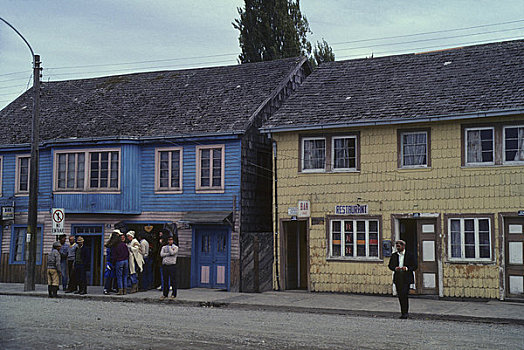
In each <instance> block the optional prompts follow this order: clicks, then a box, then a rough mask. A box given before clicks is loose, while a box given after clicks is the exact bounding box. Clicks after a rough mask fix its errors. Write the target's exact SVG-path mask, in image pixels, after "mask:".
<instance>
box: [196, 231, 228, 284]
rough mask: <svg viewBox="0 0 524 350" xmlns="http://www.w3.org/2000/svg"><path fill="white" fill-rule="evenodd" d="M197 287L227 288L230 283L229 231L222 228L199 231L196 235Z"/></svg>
mask: <svg viewBox="0 0 524 350" xmlns="http://www.w3.org/2000/svg"><path fill="white" fill-rule="evenodd" d="M196 239H197V242H196V243H197V244H196V249H197V252H196V253H197V257H196V258H197V274H198V275H197V285H198V286H199V287H205V288H225V289H227V282H228V276H229V271H228V257H229V241H228V231H227V230H225V229H220V228H208V229H207V228H206V229H199V230H198V231H197V233H196Z"/></svg>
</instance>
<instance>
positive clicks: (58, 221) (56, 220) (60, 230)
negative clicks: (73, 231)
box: [51, 208, 65, 235]
mask: <svg viewBox="0 0 524 350" xmlns="http://www.w3.org/2000/svg"><path fill="white" fill-rule="evenodd" d="M51 217H52V219H53V229H52V230H51V233H52V234H53V235H62V234H64V220H65V211H64V209H61V208H60V209H57V208H54V209H53V210H52V213H51Z"/></svg>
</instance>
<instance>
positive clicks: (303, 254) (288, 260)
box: [282, 220, 308, 290]
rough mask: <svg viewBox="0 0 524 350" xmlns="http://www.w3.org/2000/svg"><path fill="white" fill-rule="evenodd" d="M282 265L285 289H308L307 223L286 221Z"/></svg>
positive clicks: (283, 231)
mask: <svg viewBox="0 0 524 350" xmlns="http://www.w3.org/2000/svg"><path fill="white" fill-rule="evenodd" d="M282 228H283V230H282V233H283V234H282V240H283V242H282V253H283V254H282V264H283V272H284V273H283V275H284V282H285V283H284V286H283V287H284V289H287V290H289V289H308V254H307V221H304V220H301V221H297V220H295V221H284V222H283V227H282Z"/></svg>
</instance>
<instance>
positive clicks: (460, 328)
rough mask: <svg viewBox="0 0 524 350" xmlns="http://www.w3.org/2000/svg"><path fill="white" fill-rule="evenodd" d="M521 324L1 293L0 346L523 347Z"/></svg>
mask: <svg viewBox="0 0 524 350" xmlns="http://www.w3.org/2000/svg"><path fill="white" fill-rule="evenodd" d="M523 334H524V326H517V325H500V324H497V325H492V324H478V323H464V322H445V321H420V320H396V319H383V318H369V317H348V316H340V315H319V314H304V313H287V312H286V313H285V312H268V311H256V310H255V311H253V310H239V309H235V310H231V309H222V308H197V307H183V306H177V305H169V304H160V303H159V304H146V303H132V302H107V301H92V300H72V299H46V298H36V297H25V296H0V348H1V349H44V348H47V349H49V348H58V349H135V350H136V349H203V350H207V349H330V350H336V349H388V350H391V349H400V348H402V349H431V350H435V349H524V336H523Z"/></svg>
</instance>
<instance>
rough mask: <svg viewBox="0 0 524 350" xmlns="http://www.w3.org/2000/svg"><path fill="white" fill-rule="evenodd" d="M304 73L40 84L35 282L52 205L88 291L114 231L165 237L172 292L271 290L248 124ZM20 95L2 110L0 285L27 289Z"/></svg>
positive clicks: (266, 177)
mask: <svg viewBox="0 0 524 350" xmlns="http://www.w3.org/2000/svg"><path fill="white" fill-rule="evenodd" d="M309 73H310V66H309V63H308V61H307V59H305V58H291V59H285V60H278V61H271V62H262V63H253V64H243V65H236V66H225V67H213V68H201V69H190V70H181V71H162V72H151V73H137V74H129V75H120V76H109V77H102V78H93V79H83V80H68V81H57V82H48V83H44V84H43V85H42V91H41V118H40V140H41V143H40V160H39V198H38V227H39V230H38V233H39V235H38V236H39V237H38V244H37V283H45V280H44V269H45V261H46V256H47V253H48V252H49V251H50V249H51V245H52V242H53V241H55V239H56V237H55V236H54V235H53V234H52V218H51V210H52V208H63V209H64V211H65V221H64V229H65V233H66V234H72V235H82V236H83V237H84V238H85V240H86V244H87V245H88V246H89V247H90V248H91V249H90V251H91V254H92V259H91V261H92V264H91V269H90V273H89V279H90V283H91V284H93V285H99V284H101V283H102V282H103V281H102V279H103V276H102V275H103V266H104V247H103V244H104V242H105V240H107V238H108V236H109V234H110V232H111V231H112V230H113V229H114V228H115V227H118V228H120V227H121V228H122V229H124V230H131V229H132V230H134V231H136V232H148V233H149V234H151V235H153V236H154V235H158V232H160V231H165V230H170V231H175V230H176V231H177V237H178V240H179V246H180V255H179V263H178V264H179V268H178V273H179V285H180V286H181V287H182V288H184V287H185V288H190V287H209V288H222V289H228V290H233V291H238V290H241V291H262V290H267V289H271V286H272V259H273V239H272V233H271V232H272V226H271V225H272V221H271V212H272V211H271V206H272V200H271V198H272V196H271V189H272V183H271V145H270V142H269V140H268V139H267V137H265V136H264V135H261V134H260V133H259V131H258V128H259V127H260V125H261V123H262V122H263V121H264V120H266V119H267V118H268V117H269V116H270V115H271V114H272V113H273V112H274V111H276V110H277V109H278V108H279V106H280V104H281V103H282V102H283V101H284V100H285V99H286V98H287V97H288V96H289V95H290V94H291V93H292V92H293V91H294V90H295V89H296V88H297V87H298V85H300V83H301V82H302V81H303V80H304V79H305V77H306V76H307V75H308V74H309ZM31 96H32V91H31V90H29V91H27V92H26V93H25V94H23V95H22V96H20V97H19V98H18V99H16V100H15V101H14V102H12V103H11V104H10V105H8V106H7V107H6V108H4V109H3V110H2V111H1V112H0V128H1V130H2V131H3V133H2V134H3V135H2V136H3V137H2V138H0V169H1V171H0V183H1V186H0V188H1V193H0V205H1V206H2V208H3V212H4V215H3V216H2V221H1V224H2V225H1V230H0V237H1V242H2V244H1V262H0V281H2V282H22V281H23V279H24V268H25V259H26V258H25V247H24V242H25V238H26V224H27V209H28V189H29V173H30V171H31V169H30V166H29V164H30V162H29V160H30V134H31V130H30V125H31V123H30V120H31V114H32V97H31ZM13 214H14V215H13Z"/></svg>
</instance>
